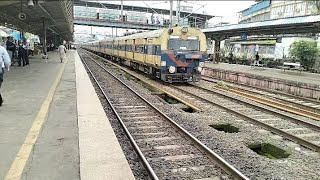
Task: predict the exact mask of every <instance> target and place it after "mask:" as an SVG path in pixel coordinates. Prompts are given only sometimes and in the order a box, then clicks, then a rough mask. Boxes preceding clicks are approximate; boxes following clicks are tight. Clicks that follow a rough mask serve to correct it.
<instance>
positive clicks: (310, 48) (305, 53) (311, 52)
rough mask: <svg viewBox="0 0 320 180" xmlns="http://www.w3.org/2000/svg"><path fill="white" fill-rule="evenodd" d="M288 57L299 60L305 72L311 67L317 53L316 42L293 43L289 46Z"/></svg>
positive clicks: (302, 41)
mask: <svg viewBox="0 0 320 180" xmlns="http://www.w3.org/2000/svg"><path fill="white" fill-rule="evenodd" d="M289 52H290V55H292V56H295V57H297V58H299V59H300V61H301V64H302V66H303V67H304V68H306V69H307V70H310V68H312V67H313V65H314V63H315V60H316V57H317V55H318V53H319V49H318V48H317V42H316V41H314V40H313V41H305V40H301V41H295V42H293V43H292V44H291V46H290V50H289Z"/></svg>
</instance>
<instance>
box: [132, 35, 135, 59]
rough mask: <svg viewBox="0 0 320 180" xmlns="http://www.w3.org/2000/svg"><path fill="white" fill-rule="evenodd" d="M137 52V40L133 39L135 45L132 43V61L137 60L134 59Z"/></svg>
mask: <svg viewBox="0 0 320 180" xmlns="http://www.w3.org/2000/svg"><path fill="white" fill-rule="evenodd" d="M135 52H136V40H135V39H133V43H132V59H133V60H135V59H134V54H135Z"/></svg>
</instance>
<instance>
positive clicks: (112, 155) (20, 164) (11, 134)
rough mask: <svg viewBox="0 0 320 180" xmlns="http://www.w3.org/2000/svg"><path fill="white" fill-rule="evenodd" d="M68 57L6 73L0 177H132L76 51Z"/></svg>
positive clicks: (32, 60)
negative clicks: (62, 61) (61, 61)
mask: <svg viewBox="0 0 320 180" xmlns="http://www.w3.org/2000/svg"><path fill="white" fill-rule="evenodd" d="M67 57H68V58H67V59H68V60H67V61H66V62H64V63H60V60H59V57H58V53H57V52H49V60H48V62H46V61H45V60H43V59H41V58H40V55H37V56H34V57H31V58H30V65H29V66H25V67H17V66H12V67H11V69H10V72H7V73H6V74H5V79H4V83H3V86H2V89H1V92H2V95H3V98H4V104H3V105H2V106H1V107H0V131H1V136H0V159H1V161H0V179H68V180H69V179H84V180H86V179H134V177H133V175H132V172H131V169H130V167H129V165H128V163H127V160H126V158H125V156H124V154H123V152H122V150H121V147H120V145H119V143H118V142H117V139H116V136H115V134H114V132H113V130H112V128H111V125H110V124H109V123H108V122H109V121H108V119H107V117H106V116H105V114H104V111H103V108H102V106H101V103H100V101H99V99H98V97H97V95H96V94H95V90H94V88H93V86H92V85H91V82H90V80H89V78H88V76H87V74H86V72H85V70H84V68H83V66H82V64H81V62H80V59H79V56H78V54H77V52H76V51H74V50H70V51H68V53H67ZM79 88H80V89H79Z"/></svg>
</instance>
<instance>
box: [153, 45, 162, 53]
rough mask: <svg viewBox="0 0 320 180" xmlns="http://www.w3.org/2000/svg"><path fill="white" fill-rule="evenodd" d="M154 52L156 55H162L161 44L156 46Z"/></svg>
mask: <svg viewBox="0 0 320 180" xmlns="http://www.w3.org/2000/svg"><path fill="white" fill-rule="evenodd" d="M154 54H155V55H160V54H161V46H160V45H156V46H154Z"/></svg>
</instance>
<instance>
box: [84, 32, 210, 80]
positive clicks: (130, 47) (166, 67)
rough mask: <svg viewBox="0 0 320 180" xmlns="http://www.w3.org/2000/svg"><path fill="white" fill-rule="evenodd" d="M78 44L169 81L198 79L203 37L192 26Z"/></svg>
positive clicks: (203, 50) (204, 44)
mask: <svg viewBox="0 0 320 180" xmlns="http://www.w3.org/2000/svg"><path fill="white" fill-rule="evenodd" d="M82 47H83V48H85V49H87V50H90V51H92V52H95V53H97V54H99V55H102V56H105V57H107V58H110V59H112V60H114V61H117V62H119V63H120V64H125V65H127V66H131V67H133V68H135V69H138V70H141V71H143V72H145V73H148V74H151V75H153V76H156V77H158V78H160V79H161V80H163V81H165V82H170V83H171V82H196V81H199V79H200V76H201V71H202V68H203V66H204V61H205V58H206V57H205V52H206V37H205V35H204V34H203V33H202V32H201V31H200V30H199V29H196V28H192V27H180V26H177V27H173V28H164V29H160V30H155V31H148V32H143V33H138V34H133V35H129V36H123V37H117V38H106V39H104V40H102V41H98V42H91V43H87V44H83V45H82Z"/></svg>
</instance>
